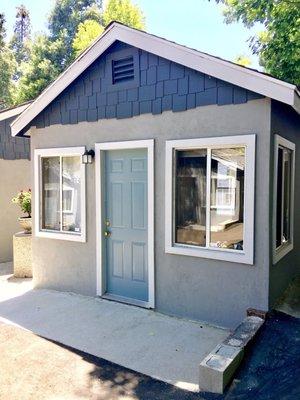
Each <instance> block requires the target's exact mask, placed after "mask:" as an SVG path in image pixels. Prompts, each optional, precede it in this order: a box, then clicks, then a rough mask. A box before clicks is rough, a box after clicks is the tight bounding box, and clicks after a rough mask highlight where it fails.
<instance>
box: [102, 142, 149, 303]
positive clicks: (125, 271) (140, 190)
mask: <svg viewBox="0 0 300 400" xmlns="http://www.w3.org/2000/svg"><path fill="white" fill-rule="evenodd" d="M105 170H106V183H105V184H106V188H105V194H106V202H105V203H106V215H105V221H106V224H105V228H104V229H106V230H107V231H108V232H110V235H111V236H109V237H106V239H105V240H106V271H107V292H108V293H109V294H114V295H118V296H123V297H128V298H131V299H135V300H142V301H148V267H147V252H148V251H147V242H148V240H147V225H148V224H147V150H145V149H135V150H111V151H107V152H106V157H105ZM107 224H109V226H107Z"/></svg>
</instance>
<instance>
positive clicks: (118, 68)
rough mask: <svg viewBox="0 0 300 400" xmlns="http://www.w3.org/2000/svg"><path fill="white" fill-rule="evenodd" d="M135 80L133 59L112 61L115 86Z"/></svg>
mask: <svg viewBox="0 0 300 400" xmlns="http://www.w3.org/2000/svg"><path fill="white" fill-rule="evenodd" d="M133 79H134V64H133V57H132V56H131V57H127V58H122V59H121V60H113V61H112V81H113V84H116V83H120V82H127V81H132V80H133Z"/></svg>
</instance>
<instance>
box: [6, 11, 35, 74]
mask: <svg viewBox="0 0 300 400" xmlns="http://www.w3.org/2000/svg"><path fill="white" fill-rule="evenodd" d="M30 30H31V24H30V16H29V11H28V10H27V9H26V7H25V6H24V5H21V6H19V7H17V14H16V22H15V27H14V34H13V37H12V39H11V41H10V44H9V47H10V48H11V50H12V52H13V54H14V56H15V59H16V62H17V70H16V73H15V76H14V79H15V80H18V79H19V78H20V76H21V63H22V62H26V61H28V59H29V40H30Z"/></svg>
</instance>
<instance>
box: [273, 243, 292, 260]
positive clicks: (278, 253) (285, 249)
mask: <svg viewBox="0 0 300 400" xmlns="http://www.w3.org/2000/svg"><path fill="white" fill-rule="evenodd" d="M293 248H294V245H293V243H286V244H284V245H282V246H280V247H279V248H278V249H277V250H275V251H274V253H273V265H275V264H277V263H278V262H279V261H280V260H281V259H282V258H283V257H284V256H286V255H287V254H288V253H289V252H290V251H292V250H293Z"/></svg>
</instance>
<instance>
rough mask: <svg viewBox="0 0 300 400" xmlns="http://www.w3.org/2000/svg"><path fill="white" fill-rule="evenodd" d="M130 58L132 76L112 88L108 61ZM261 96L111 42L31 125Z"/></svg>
mask: <svg viewBox="0 0 300 400" xmlns="http://www.w3.org/2000/svg"><path fill="white" fill-rule="evenodd" d="M129 55H132V56H133V58H134V72H135V78H134V80H132V81H128V82H121V83H118V84H115V85H113V84H112V73H111V71H112V68H111V62H112V60H117V59H120V58H123V57H126V56H129ZM261 97H262V96H261V95H259V94H257V93H253V92H250V91H248V90H245V89H243V88H240V87H238V86H234V85H231V84H229V83H227V82H224V81H222V80H219V79H215V78H214V77H211V76H208V75H205V74H202V73H200V72H197V71H194V70H192V69H190V68H187V67H184V66H183V65H180V64H176V63H174V62H171V61H169V60H166V59H163V58H161V57H158V56H156V55H154V54H151V53H147V52H145V51H142V50H139V49H137V48H134V47H131V46H128V45H126V44H124V43H121V42H116V43H115V44H114V45H113V46H111V47H110V49H108V50H107V51H106V52H105V53H104V54H103V55H102V56H101V57H100V58H99V59H98V60H97V61H95V62H94V63H93V64H92V65H91V66H90V67H89V68H88V69H87V70H86V71H85V72H84V73H83V74H82V75H81V76H80V77H78V78H77V79H76V80H75V81H74V82H73V83H72V84H71V85H70V86H69V87H68V88H67V89H66V90H64V92H63V93H62V94H61V95H59V97H58V98H57V99H56V100H54V101H53V102H52V104H50V105H49V106H48V107H47V108H46V109H45V110H44V111H43V112H42V113H41V114H40V115H39V116H38V117H37V118H36V119H35V120H34V122H33V125H36V126H37V127H38V128H42V127H45V126H49V125H53V124H60V123H62V124H77V122H81V121H90V122H92V121H96V120H99V119H104V118H131V117H133V116H136V115H140V114H145V113H152V114H160V113H162V112H164V111H168V110H172V111H173V112H177V111H185V110H188V109H191V108H195V107H201V106H206V105H211V104H218V105H219V106H223V105H227V104H241V103H246V102H247V101H249V100H254V99H257V98H261Z"/></svg>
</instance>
